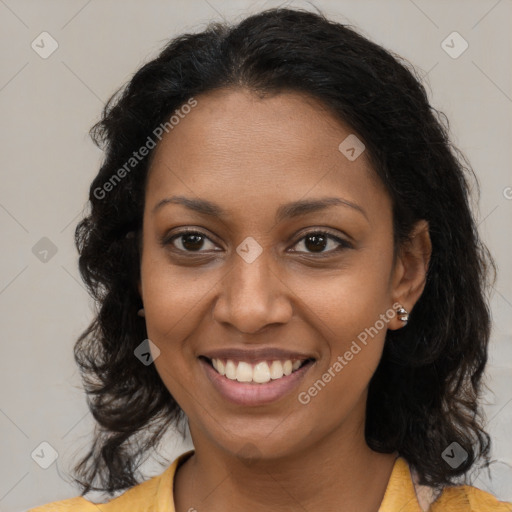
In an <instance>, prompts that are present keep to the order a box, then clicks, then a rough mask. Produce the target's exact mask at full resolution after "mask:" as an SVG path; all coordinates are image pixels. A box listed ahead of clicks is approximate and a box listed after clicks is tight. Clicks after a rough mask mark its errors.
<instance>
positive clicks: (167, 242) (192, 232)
mask: <svg viewBox="0 0 512 512" xmlns="http://www.w3.org/2000/svg"><path fill="white" fill-rule="evenodd" d="M186 235H199V236H202V237H203V238H206V239H207V240H210V238H209V237H208V236H206V235H205V234H204V233H203V232H201V231H197V230H194V229H185V230H183V231H180V232H179V233H175V234H174V235H172V236H171V237H164V238H162V241H161V243H162V246H164V247H165V246H168V245H173V242H174V240H176V239H177V238H180V237H184V236H186ZM310 235H327V238H329V239H331V240H334V241H335V242H337V243H339V244H340V246H339V247H337V248H336V249H332V250H330V251H323V252H318V253H314V252H304V251H293V252H298V253H299V254H308V255H315V257H317V258H322V257H326V256H331V255H332V254H333V253H336V252H339V251H341V250H343V249H351V248H352V245H351V244H350V243H349V242H347V241H346V240H343V239H342V238H339V237H337V236H335V235H333V234H331V233H330V232H329V231H325V230H315V231H308V232H307V233H304V234H303V235H302V237H301V238H299V239H298V240H297V241H296V242H295V243H294V244H293V246H295V245H297V244H298V243H299V242H301V241H302V240H304V239H305V238H307V237H308V236H310ZM210 242H212V243H214V242H213V241H212V240H210ZM173 249H175V250H176V251H178V252H181V253H191V254H201V253H202V252H205V251H186V250H183V249H178V248H177V247H175V246H174V245H173Z"/></svg>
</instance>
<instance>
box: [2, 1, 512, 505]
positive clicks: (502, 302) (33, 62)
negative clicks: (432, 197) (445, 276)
mask: <svg viewBox="0 0 512 512" xmlns="http://www.w3.org/2000/svg"><path fill="white" fill-rule="evenodd" d="M276 5H285V4H283V3H281V4H278V2H263V1H261V2H249V1H224V2H221V1H220V0H187V1H176V2H174V1H173V2H171V1H163V0H160V1H157V0H152V1H149V2H141V1H139V2H137V1H135V0H129V1H126V0H125V1H121V0H90V1H87V0H73V1H70V0H66V1H64V0H60V1H57V0H53V1H36V0H33V1H27V0H0V38H1V42H2V44H1V46H0V54H1V59H2V61H1V62H2V66H1V69H0V113H1V119H2V136H1V157H2V158H1V165H0V169H1V171H0V172H1V173H2V174H1V188H0V228H1V236H2V266H1V268H0V314H1V323H0V325H1V330H2V345H1V347H2V357H1V358H0V385H1V398H0V430H1V436H0V449H1V452H0V460H1V461H2V467H1V470H0V510H1V511H5V512H18V511H22V510H26V509H27V508H29V507H32V506H35V505H40V504H43V503H47V502H49V501H53V500H57V499H64V498H67V497H72V496H76V495H78V489H77V488H74V487H72V486H71V485H70V483H69V477H68V476H67V474H66V473H67V471H68V469H69V467H70V466H71V464H72V463H73V461H75V460H76V458H77V457H78V455H79V454H83V453H84V452H85V450H86V448H87V444H88V442H89V439H90V434H91V430H92V428H93V421H92V418H91V415H90V414H89V413H88V410H87V406H86V403H85V397H84V394H83V391H82V390H81V381H80V378H79V374H78V370H77V368H76V366H75V363H74V361H73V355H72V347H73V344H74V342H75V340H76V338H77V337H78V335H79V334H80V333H81V332H82V331H83V329H85V327H86V326H87V324H88V322H89V320H90V319H91V317H92V302H91V300H90V299H89V298H88V296H87V293H86V291H85V289H84V287H83V285H82V283H81V281H80V278H79V277H78V271H77V254H76V252H75V249H74V245H73V230H74V227H75V225H76V223H77V221H78V220H79V218H80V216H81V215H82V209H83V207H84V206H85V204H86V200H87V193H88V187H89V184H90V181H91V179H92V178H93V176H94V175H95V174H96V172H97V169H98V166H99V163H100V160H101V153H100V152H99V150H98V149H97V148H95V147H94V145H93V144H92V142H91V141H90V140H89V139H88V135H87V132H88V130H89V128H90V127H91V126H92V124H93V123H94V122H95V121H96V120H97V119H98V116H99V113H100V110H101V108H102V107H103V104H104V103H105V101H106V100H107V99H108V97H109V96H110V94H111V93H113V92H114V90H115V89H116V88H117V87H118V86H120V85H121V84H122V83H124V82H125V81H126V80H128V79H129V77H130V76H131V74H132V73H133V72H134V71H135V70H136V69H137V68H138V67H139V66H140V65H141V64H143V63H144V62H146V61H147V60H149V59H150V58H152V57H154V56H155V55H156V53H157V52H158V50H159V48H161V46H162V45H163V44H164V43H165V41H166V40H167V39H168V38H170V37H172V36H174V35H176V34H178V33H181V32H185V31H197V30H201V29H202V28H204V27H205V25H206V23H207V22H208V21H211V20H214V19H216V20H220V19H222V18H225V19H228V20H230V21H231V20H238V19H240V18H242V17H243V16H244V15H245V14H247V13H250V12H256V11H258V10H260V9H262V8H266V7H272V6H276ZM288 5H290V6H299V7H306V8H309V9H313V8H312V7H311V5H308V4H307V3H306V2H299V1H297V2H289V3H288ZM314 5H316V6H318V7H319V8H321V9H322V10H323V11H324V12H325V13H326V14H327V15H328V16H329V17H331V18H333V19H335V20H337V21H341V22H348V23H350V24H353V25H355V26H356V27H357V28H358V29H359V30H360V31H361V32H362V33H363V34H365V35H366V36H368V37H370V38H371V39H372V40H374V41H376V42H377V43H379V44H381V45H383V46H385V47H386V48H388V49H391V50H393V51H395V52H397V53H398V54H400V55H402V56H404V57H405V58H407V59H409V60H410V61H411V62H412V63H413V64H415V65H416V66H417V68H418V69H419V70H420V71H421V73H422V75H423V76H424V80H425V83H426V84H427V88H428V89H429V91H430V97H431V101H432V103H433V104H434V106H436V107H437V108H439V109H441V110H442V111H444V112H445V113H446V114H447V116H448V118H449V119H450V122H451V128H452V137H453V140H454V142H455V143H456V144H457V145H458V146H459V147H460V149H462V151H463V152H464V153H465V154H466V155H467V156H468V158H469V160H470V162H471V164H472V166H473V167H474V169H475V171H476V173H477V175H478V177H479V180H480V183H481V187H482V189H481V192H482V195H481V199H480V203H479V206H478V210H477V212H476V215H477V217H478V221H479V229H480V231H481V234H482V236H483V238H484V240H485V241H486V242H487V243H488V245H489V247H490V249H491V251H492V252H493V254H494V256H495V258H496V261H497V264H498V267H499V276H498V281H497V283H496V286H495V288H494V290H493V295H492V299H491V306H492V313H493V321H494V327H493V334H492V342H491V347H490V364H489V367H488V371H487V380H488V383H489V387H490V388H491V390H492V392H488V393H487V395H486V398H487V402H488V405H486V407H485V410H486V413H487V428H488V430H489V431H490V433H491V435H492V439H493V456H494V458H495V459H497V460H498V462H497V463H496V464H495V465H494V466H493V469H492V472H491V474H492V475H493V476H494V482H493V484H492V485H491V484H490V483H489V480H488V477H487V476H486V475H484V474H480V475H479V476H478V479H477V480H476V482H475V485H477V486H478V487H481V488H483V489H487V490H490V491H492V492H494V493H496V494H498V495H499V496H500V497H501V498H502V499H505V498H506V499H508V500H512V467H511V466H512V439H511V436H510V432H511V431H512V429H511V426H512V343H511V341H512V322H511V318H512V266H511V264H510V261H511V258H510V255H511V254H512V241H511V240H512V237H511V235H510V225H511V220H512V188H510V187H512V173H511V149H510V147H511V142H512V138H511V123H510V120H511V113H512V98H511V97H512V83H511V82H512V77H511V68H510V58H511V54H512V51H511V40H512V37H511V33H512V31H511V30H510V24H511V23H510V21H511V19H512V2H511V1H510V0H477V1H476V0H473V1H468V0H459V1H457V0H451V1H441V0H436V1H432V0H430V1H426V0H414V1H413V0H393V1H382V0H381V1H364V0H363V1H361V0H360V1H355V0H338V1H316V2H314ZM43 31H47V32H48V33H49V34H51V36H52V37H53V38H54V39H55V40H56V41H57V43H58V49H57V50H56V51H55V52H54V53H53V54H52V55H50V56H49V57H48V58H46V59H43V58H42V57H41V56H40V55H39V54H38V53H36V51H35V50H34V49H32V47H31V43H32V41H34V40H35V42H36V43H38V41H39V43H38V44H39V45H40V46H42V43H41V42H40V41H41V38H40V37H39V35H40V34H41V33H42V32H43ZM453 31H457V32H458V33H459V34H460V35H461V36H462V37H463V38H464V40H466V41H467V43H468V44H469V47H468V49H467V50H466V51H465V52H464V53H462V54H461V55H460V56H458V57H457V58H453V56H450V55H449V54H448V53H446V51H445V50H444V49H443V46H442V42H443V41H444V40H445V39H446V38H447V36H449V35H450V34H451V33H452V32H453ZM45 37H47V36H45ZM450 41H451V39H448V44H450V45H451V46H453V47H454V48H453V49H452V50H451V51H452V52H453V51H457V50H459V49H461V48H462V46H461V43H462V42H461V41H460V40H459V41H457V40H454V42H453V43H451V42H450ZM36 43H35V44H36ZM44 47H45V51H47V50H48V49H49V48H50V41H49V39H45V43H44ZM39 51H43V49H42V48H41V49H40V50H39ZM44 237H46V238H47V239H49V241H51V242H49V241H48V240H46V239H44V240H43V241H41V239H42V238H44ZM36 244H37V245H36ZM34 246H35V247H36V248H35V249H34ZM52 248H53V252H54V251H55V249H56V251H57V252H56V253H55V254H52ZM45 250H47V251H48V252H47V253H45V252H44V251H45ZM507 434H508V435H507ZM42 442H46V443H49V444H50V445H51V447H53V449H54V450H55V451H56V452H57V453H58V458H57V459H56V460H55V461H53V463H52V464H51V465H49V467H48V468H47V469H43V468H42V467H41V466H40V464H43V465H44V463H45V462H46V463H48V464H49V463H50V462H52V460H51V458H50V456H51V449H50V448H49V447H48V446H47V445H43V446H42V447H41V446H40V444H41V443H42ZM189 447H190V444H189V443H186V444H182V443H181V442H180V441H179V439H178V438H177V436H176V435H174V434H173V433H172V432H171V433H169V436H168V437H167V438H166V440H165V443H164V446H162V447H161V450H160V454H161V455H162V456H163V457H165V456H167V457H169V460H171V459H173V458H174V457H175V456H176V455H178V454H179V453H181V452H183V451H184V450H185V449H188V448H189ZM38 454H39V457H38V456H37V455H38ZM36 461H37V462H36ZM163 467H164V466H161V465H158V464H157V463H156V461H155V459H153V458H150V459H149V460H148V461H147V463H146V464H145V465H144V467H143V469H144V471H145V475H146V476H147V478H149V477H150V476H154V475H156V474H158V473H160V472H161V471H162V470H163Z"/></svg>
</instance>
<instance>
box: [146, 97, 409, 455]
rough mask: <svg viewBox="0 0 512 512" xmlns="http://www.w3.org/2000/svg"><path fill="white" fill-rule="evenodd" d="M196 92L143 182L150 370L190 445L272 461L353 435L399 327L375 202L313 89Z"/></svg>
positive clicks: (378, 199) (388, 232)
mask: <svg viewBox="0 0 512 512" xmlns="http://www.w3.org/2000/svg"><path fill="white" fill-rule="evenodd" d="M195 99H196V100H197V105H196V106H195V107H194V108H192V109H191V111H190V113H188V114H187V115H186V116H184V117H183V118H182V119H180V121H179V123H178V124H176V125H175V126H174V128H173V129H172V130H170V131H169V133H168V134H166V135H165V137H164V138H163V139H162V141H161V142H160V143H159V145H158V146H157V148H156V150H155V151H156V153H155V154H154V159H153V162H152V165H151V169H150V174H149V177H148V182H147V187H146V195H145V211H144V222H143V254H142V262H141V283H140V287H139V289H140V292H141V295H142V299H143V303H144V308H145V315H146V324H147V331H148V337H149V339H150V340H151V341H152V342H153V343H154V344H155V345H156V346H157V347H158V349H159V350H160V354H159V355H158V356H157V357H156V359H155V361H154V364H155V365H156V369H157V371H158V373H159V375H160V376H161V378H162V380H163V382H164V383H165V385H166V387H167V389H168V390H169V392H170V393H171V394H172V396H173V397H174V398H175V399H176V400H177V402H178V403H179V405H180V406H181V407H182V409H183V410H184V411H185V413H186V415H187V416H188V419H189V425H190V430H191V433H192V436H193V439H194V443H195V444H196V446H197V445H198V444H200V443H210V445H212V444H213V445H216V446H217V447H219V448H222V449H223V450H227V451H228V452H230V453H238V452H243V451H244V450H245V449H246V447H248V446H250V445H256V446H257V449H258V450H259V452H260V454H262V455H263V456H268V457H278V456H285V455H287V454H291V453H296V452H297V450H298V449H299V447H300V449H301V450H302V449H307V447H308V446H309V447H313V446H314V445H315V444H316V443H318V442H319V441H321V440H322V439H326V438H329V437H331V438H333V439H334V438H336V436H340V435H349V436H352V435H355V433H356V432H361V429H362V426H363V425H364V411H365V404H366V395H367V387H368V384H369V381H370V378H371V377H372V374H373V373H374V371H375V369H376V367H377V365H378V363H379V359H380V357H381V352H382V348H383V343H384V338H385V334H386V329H388V328H390V329H396V328H399V327H400V326H401V323H400V321H399V320H398V319H397V318H396V315H394V314H393V304H394V303H395V302H396V301H400V300H401V301H402V302H401V303H402V304H403V305H404V306H405V307H406V308H408V309H410V306H412V304H408V303H407V302H406V299H405V295H404V294H405V293H406V289H409V288H410V286H409V285H408V284H407V283H404V282H403V281H404V279H403V278H404V276H405V272H404V266H403V264H402V263H403V262H402V261H401V259H400V258H399V259H398V260H397V263H396V265H395V266H393V242H392V241H393V236H392V215H391V202H390V199H389V197H388V195H387V194H386V192H385V191H384V188H383V187H382V186H381V185H380V184H379V182H378V181H377V180H376V179H375V177H374V174H372V173H373V171H372V170H371V168H370V165H369V162H368V160H367V158H366V154H365V153H364V151H363V152H362V153H361V154H360V155H359V156H357V154H358V152H359V151H360V150H361V149H362V146H360V145H358V144H359V143H358V142H357V140H355V139H353V138H351V139H348V140H347V141H346V142H345V143H344V144H342V146H341V150H340V149H339V146H340V143H342V142H343V141H344V140H345V139H346V138H347V137H349V136H350V135H351V131H350V129H349V128H348V127H346V126H344V125H343V124H342V123H340V122H339V121H338V120H336V118H334V117H333V116H332V115H331V114H330V113H329V112H327V111H326V110H325V109H322V107H321V105H320V104H319V103H317V102H316V101H315V100H314V99H312V98H310V97H308V96H304V95H301V94H299V93H292V92H286V93H283V94H279V95H275V96H273V97H267V98H265V99H262V98H260V97H258V96H257V95H255V94H254V93H252V92H249V91H247V90H242V89H236V90H228V89H223V90H219V91H216V92H213V93H208V94H204V95H201V96H198V97H196V98H195ZM354 141H355V142H354ZM351 148H353V149H354V150H353V151H352V149H351ZM355 157H357V158H355ZM172 198H175V199H176V198H179V199H177V200H174V201H171V200H172ZM320 201H325V202H326V203H327V201H329V204H324V205H320V204H319V202H320ZM186 229H188V230H191V231H193V232H194V234H192V235H190V234H189V235H183V234H182V233H183V231H184V230H186ZM404 300H405V302H404ZM213 360H214V361H213ZM212 361H213V362H214V363H215V365H216V366H217V370H216V369H214V368H213V366H212ZM287 361H290V362H287ZM297 361H298V362H297ZM305 361H306V362H305ZM304 362H305V363H304ZM299 364H302V365H303V366H301V367H300V368H298V369H297V370H295V368H297V366H298V365H299ZM290 366H292V369H293V370H294V371H293V372H292V373H291V374H289V375H288V373H289V372H290ZM223 372H227V374H228V376H226V375H224V376H223V375H222V373H223ZM237 372H238V373H237ZM280 376H281V377H280ZM254 381H258V382H254ZM265 381H268V382H265ZM363 430H364V429H363Z"/></svg>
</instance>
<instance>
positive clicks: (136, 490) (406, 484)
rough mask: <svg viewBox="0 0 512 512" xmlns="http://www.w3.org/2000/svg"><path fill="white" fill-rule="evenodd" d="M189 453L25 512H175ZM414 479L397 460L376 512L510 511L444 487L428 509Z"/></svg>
mask: <svg viewBox="0 0 512 512" xmlns="http://www.w3.org/2000/svg"><path fill="white" fill-rule="evenodd" d="M192 453H194V451H193V450H190V451H188V452H186V453H183V454H182V455H180V456H179V457H177V458H176V459H175V460H174V462H173V463H172V464H171V465H170V466H169V467H168V468H167V469H166V470H165V471H164V472H163V473H162V474H160V475H158V476H154V477H153V478H151V479H149V480H146V481H145V482H142V483H140V484H138V485H136V486H134V487H132V488H131V489H128V490H127V491H125V492H124V493H123V494H121V495H120V496H117V497H116V498H114V499H111V500H110V501H109V502H107V503H98V504H94V503H92V502H90V501H88V500H86V499H85V498H83V497H77V498H71V499H67V500H62V501H55V502H53V503H49V504H47V505H43V506H41V507H37V508H33V509H30V510H29V511H28V512H175V509H174V500H173V483H174V475H175V473H176V468H177V467H178V465H179V464H181V463H182V462H184V460H185V459H186V458H188V456H189V455H191V454H192ZM414 480H415V479H414V478H413V475H412V474H411V471H410V469H409V465H408V464H407V461H406V460H405V459H404V458H402V457H397V459H396V461H395V464H394V466H393V470H392V472H391V476H390V479H389V482H388V486H387V488H386V492H385V494H384V498H383V500H382V503H381V505H380V507H379V512H425V511H426V510H428V512H512V503H506V502H504V501H498V500H497V499H496V498H495V497H494V496H493V495H492V494H489V493H487V492H485V491H481V490H480V489H477V488H475V487H470V486H456V487H447V488H445V489H444V491H443V493H442V494H441V496H439V497H438V498H437V499H436V500H435V501H434V502H433V503H432V505H431V508H430V509H428V503H429V499H428V498H427V499H426V501H425V498H421V495H422V492H421V487H419V488H416V490H418V491H419V492H418V495H417V494H416V491H415V484H414ZM423 490H425V489H423ZM418 496H420V499H419V498H418ZM418 499H419V501H418ZM430 499H433V498H430ZM420 502H423V507H424V508H422V507H421V506H420Z"/></svg>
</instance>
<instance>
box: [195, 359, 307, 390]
mask: <svg viewBox="0 0 512 512" xmlns="http://www.w3.org/2000/svg"><path fill="white" fill-rule="evenodd" d="M200 359H202V360H203V361H205V362H206V363H208V364H209V365H210V366H211V367H212V368H213V369H214V370H215V371H216V372H217V373H218V374H219V375H222V376H224V377H226V378H227V379H229V380H232V381H237V382H242V383H247V384H266V383H267V382H270V381H274V380H279V379H282V378H283V377H287V376H288V375H291V374H292V373H294V372H296V371H298V370H299V369H300V368H302V367H303V366H306V365H307V364H309V363H312V362H313V361H314V359H312V358H308V359H284V360H278V359H274V360H268V361H259V362H257V363H254V364H253V363H249V362H247V361H235V360H232V359H219V358H213V359H210V358H208V357H205V356H200Z"/></svg>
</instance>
